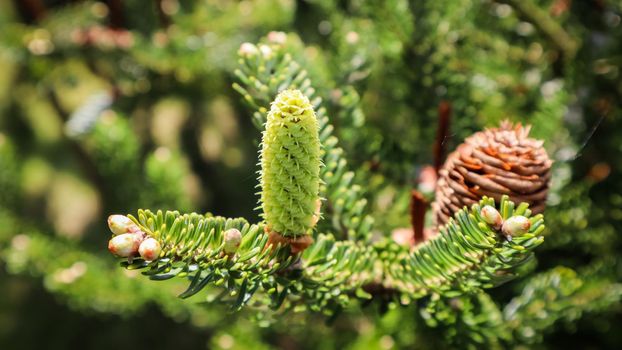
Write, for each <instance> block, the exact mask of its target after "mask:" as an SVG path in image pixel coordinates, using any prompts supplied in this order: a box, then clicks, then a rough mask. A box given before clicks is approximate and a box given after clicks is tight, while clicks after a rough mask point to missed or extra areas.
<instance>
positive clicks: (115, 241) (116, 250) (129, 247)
mask: <svg viewBox="0 0 622 350" xmlns="http://www.w3.org/2000/svg"><path fill="white" fill-rule="evenodd" d="M141 240H142V236H141V235H136V234H133V233H124V234H121V235H118V236H115V237H112V239H111V240H110V241H108V250H109V251H110V252H111V253H112V254H114V255H116V256H120V257H122V258H129V257H132V256H134V255H136V253H137V252H138V247H139V245H140V241H141Z"/></svg>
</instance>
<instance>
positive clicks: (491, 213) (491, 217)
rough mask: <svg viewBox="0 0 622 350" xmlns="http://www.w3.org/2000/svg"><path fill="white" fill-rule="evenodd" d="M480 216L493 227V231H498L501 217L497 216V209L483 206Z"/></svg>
mask: <svg viewBox="0 0 622 350" xmlns="http://www.w3.org/2000/svg"><path fill="white" fill-rule="evenodd" d="M480 215H481V216H482V218H483V219H484V221H486V223H487V224H489V225H491V226H492V227H494V228H495V230H498V229H500V228H501V225H503V218H502V217H501V214H499V211H498V210H497V209H495V208H494V207H492V206H490V205H486V206H484V207H483V208H482V210H481V211H480Z"/></svg>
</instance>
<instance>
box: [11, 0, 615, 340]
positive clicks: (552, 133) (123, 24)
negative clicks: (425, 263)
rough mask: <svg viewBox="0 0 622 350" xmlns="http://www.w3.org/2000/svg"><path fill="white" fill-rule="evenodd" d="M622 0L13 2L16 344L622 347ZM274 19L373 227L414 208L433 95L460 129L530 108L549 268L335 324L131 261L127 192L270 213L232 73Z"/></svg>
mask: <svg viewBox="0 0 622 350" xmlns="http://www.w3.org/2000/svg"><path fill="white" fill-rule="evenodd" d="M621 15H622V2H621V1H619V0H585V1H578V0H575V1H571V0H526V1H521V2H518V1H492V0H438V1H414V0H413V1H407V0H391V1H362V0H345V1H330V0H308V1H294V0H254V1H249V0H246V1H226V0H204V1H198V2H184V1H178V0H158V1H153V2H145V1H138V0H128V1H114V0H110V1H52V0H29V1H4V2H1V3H0V33H1V34H0V66H1V67H2V74H0V289H1V290H3V291H5V293H3V296H4V297H3V298H2V301H0V348H7V349H14V348H15V349H34V348H40V347H41V346H42V343H41V342H42V339H45V346H44V347H45V348H50V349H57V348H58V349H65V348H69V347H73V346H82V347H86V348H94V349H99V348H102V349H103V348H110V347H113V346H117V347H118V346H119V345H120V344H123V346H124V347H130V346H131V347H136V348H145V347H150V348H170V347H180V348H186V347H188V348H190V347H192V348H201V347H206V348H222V349H255V348H256V349H264V348H265V349H268V348H282V349H297V348H307V349H325V348H326V349H328V348H345V349H390V348H422V349H424V348H425V349H427V348H447V347H458V348H465V347H484V348H495V347H502V348H512V347H514V348H520V347H523V348H524V346H527V347H529V348H561V347H570V348H588V347H589V348H612V349H613V348H619V347H620V346H621V344H622V335H620V334H618V333H619V332H617V333H616V332H615V330H616V327H617V325H618V324H619V323H620V322H621V321H622V311H621V310H620V296H621V291H620V280H621V279H622V270H621V269H620V268H619V266H620V258H619V252H620V248H621V247H620V244H621V242H622V240H621V239H620V234H619V232H622V185H621V181H622V163H621V162H620V159H622V158H621V156H622V137H620V132H619V131H620V130H622V119H621V117H620V103H619V101H621V100H622V84H621V83H620V81H622V80H621V79H620V66H621V62H622V25H621V24H620V21H621V19H620V18H621V17H620V16H621ZM272 31H284V32H286V33H288V34H287V40H288V43H291V44H290V45H291V46H289V50H290V54H291V55H292V57H293V58H294V59H295V61H296V62H299V63H300V65H301V67H302V68H303V69H304V70H306V72H307V74H308V77H309V78H310V79H311V81H312V82H313V85H312V87H313V88H314V89H315V94H316V95H317V96H318V97H321V98H322V100H323V101H324V102H323V106H324V107H325V108H326V116H328V118H329V121H330V124H332V125H333V126H334V130H333V131H332V133H333V135H335V136H336V137H338V138H339V140H340V143H339V146H340V147H341V148H343V150H344V153H343V154H344V155H345V157H346V158H345V159H346V160H347V162H348V164H349V166H350V169H353V170H354V171H355V174H354V176H355V177H356V179H357V180H359V183H364V184H366V186H367V187H366V188H363V189H362V190H361V191H360V192H361V193H362V194H360V195H361V196H362V197H363V198H364V199H365V200H366V201H367V203H368V204H367V206H368V208H369V209H368V210H367V211H368V212H370V213H372V214H373V216H374V218H375V219H376V222H375V224H374V228H373V232H372V236H389V235H390V234H391V231H392V230H393V229H395V228H400V227H406V226H408V225H409V216H408V198H409V196H408V194H409V192H410V190H411V189H412V188H413V187H414V186H416V185H417V177H418V174H419V172H420V171H421V169H422V167H423V166H425V165H428V164H430V163H432V162H433V160H434V158H433V152H432V147H431V145H432V144H433V143H434V141H435V137H436V128H437V119H438V113H439V112H438V109H439V105H440V104H441V103H448V104H449V105H450V106H451V110H452V113H451V116H452V125H451V132H450V134H449V135H448V137H447V138H446V139H445V140H443V141H444V143H445V144H446V147H447V148H448V149H451V148H453V147H454V146H455V145H457V144H459V143H460V142H461V141H462V139H463V138H464V137H465V136H467V135H469V134H470V133H471V132H473V131H475V130H479V129H481V128H482V127H484V126H488V125H495V124H497V123H498V121H500V120H502V119H505V118H509V119H511V120H514V121H521V122H525V123H531V124H533V129H532V133H533V135H534V136H537V137H540V138H543V139H545V141H546V143H545V146H546V147H547V149H548V150H549V154H550V155H551V157H552V158H553V159H555V161H556V163H555V168H554V173H553V183H552V190H551V194H550V197H549V203H548V208H547V211H546V218H547V222H546V224H547V227H548V228H547V231H546V232H545V243H544V244H543V245H542V247H540V248H539V249H540V251H537V254H536V260H534V261H533V262H532V263H530V264H527V265H525V266H523V269H524V270H525V272H526V273H529V272H532V273H533V274H527V275H526V277H525V278H523V279H521V280H518V281H515V282H512V283H508V284H505V285H503V286H501V287H499V288H496V289H493V290H490V291H489V293H480V294H476V295H469V296H460V297H455V298H447V297H441V296H438V295H436V296H431V297H429V298H425V299H423V300H420V301H417V302H416V303H413V304H411V305H409V306H401V305H399V303H397V302H395V301H394V300H391V299H390V298H387V300H386V302H378V303H372V304H370V305H362V306H364V307H363V308H357V307H353V308H348V309H346V310H344V312H343V313H342V314H341V315H340V316H339V317H338V318H337V319H335V320H333V322H332V323H331V324H330V325H325V324H324V322H325V321H326V318H325V317H323V316H322V315H320V314H315V313H309V312H299V313H294V314H293V315H291V314H288V315H287V317H284V316H283V317H281V315H280V314H278V313H277V314H273V315H270V314H266V313H263V312H255V311H254V310H250V311H244V312H241V313H229V312H227V309H226V308H225V307H224V306H222V305H219V304H218V303H211V304H207V303H205V301H206V300H205V296H203V297H200V296H195V297H193V298H191V299H189V300H185V301H184V300H180V299H178V298H176V295H177V294H179V293H181V292H183V291H184V289H185V287H186V285H187V284H186V283H184V281H181V280H179V281H177V280H171V281H167V282H160V283H153V282H149V281H147V280H145V279H142V278H132V277H134V276H135V274H134V273H133V272H132V271H129V272H127V273H126V272H123V271H122V270H120V269H118V268H117V266H115V263H114V259H112V258H111V257H110V256H109V255H108V254H107V253H106V252H104V251H103V249H102V247H105V244H106V241H107V240H108V238H109V233H107V232H106V229H105V225H104V222H105V218H106V216H107V215H109V214H111V213H114V212H135V211H136V209H138V208H139V207H149V208H152V209H178V210H183V211H197V212H206V211H210V212H213V213H215V214H218V215H224V216H233V217H237V216H244V217H246V218H249V220H251V219H252V220H251V221H257V219H258V212H257V211H254V210H253V208H254V207H255V206H256V201H257V197H256V196H255V195H254V192H255V189H254V186H255V178H256V177H255V174H254V171H255V170H256V169H257V168H256V166H255V163H256V159H257V158H256V152H257V144H258V142H259V139H260V134H259V132H258V131H257V130H256V128H255V127H254V126H253V116H252V115H253V111H250V110H249V109H248V108H246V107H245V106H244V104H243V103H242V101H241V98H240V96H239V94H238V93H237V92H236V91H235V90H234V89H233V88H231V84H232V83H233V82H237V81H238V79H239V78H238V76H236V74H235V73H234V72H235V69H236V68H238V64H239V62H238V56H237V51H238V49H239V47H240V45H241V44H242V43H243V42H246V41H249V42H257V41H258V40H260V38H262V37H264V36H266V35H268V33H270V32H272ZM569 38H570V39H571V41H572V44H571V45H570V48H569V46H568V43H569V40H568V39H569ZM262 40H266V39H262ZM572 45H576V48H577V49H576V51H575V50H573V49H572ZM271 99H272V97H271V96H266V101H263V100H262V101H260V102H261V103H268V102H269V101H270V100H271ZM359 101H360V104H359ZM358 195H359V194H357V196H358ZM357 198H358V197H357ZM207 294H208V296H209V295H210V293H207ZM482 315H485V317H483V316H482Z"/></svg>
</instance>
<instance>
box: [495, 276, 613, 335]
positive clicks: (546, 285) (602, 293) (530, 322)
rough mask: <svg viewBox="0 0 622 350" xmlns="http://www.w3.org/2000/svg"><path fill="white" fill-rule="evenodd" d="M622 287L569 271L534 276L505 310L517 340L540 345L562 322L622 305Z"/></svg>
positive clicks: (505, 316) (506, 319)
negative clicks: (548, 333) (553, 327)
mask: <svg viewBox="0 0 622 350" xmlns="http://www.w3.org/2000/svg"><path fill="white" fill-rule="evenodd" d="M621 299H622V284H620V283H615V282H611V281H608V280H607V279H603V278H602V277H596V278H592V279H584V278H582V277H580V276H579V275H578V274H577V273H576V272H575V271H573V270H572V269H569V268H566V267H562V266H559V267H556V268H554V269H552V270H550V271H546V272H543V273H540V274H538V275H536V276H534V277H533V278H532V279H530V280H529V281H528V283H527V285H526V286H525V287H524V288H523V292H522V293H521V295H519V296H517V297H515V298H514V299H512V301H511V302H510V303H509V304H508V305H507V306H506V307H505V309H504V311H503V314H504V318H505V323H506V325H508V327H509V328H510V329H511V330H512V331H513V332H514V334H515V336H516V337H517V339H519V340H520V341H522V342H524V343H528V344H530V343H537V342H539V341H541V340H542V336H543V333H544V332H546V331H550V330H551V328H552V326H553V325H554V324H556V323H558V322H560V321H565V322H572V321H576V320H577V319H579V318H581V316H582V315H583V314H586V313H591V312H602V311H604V310H608V309H611V308H612V307H613V306H615V305H618V307H619V305H620V300H621Z"/></svg>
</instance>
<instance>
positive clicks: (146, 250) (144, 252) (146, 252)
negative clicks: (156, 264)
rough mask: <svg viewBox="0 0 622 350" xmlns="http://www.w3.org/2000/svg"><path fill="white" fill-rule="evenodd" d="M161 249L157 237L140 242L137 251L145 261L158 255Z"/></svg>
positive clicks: (151, 259)
mask: <svg viewBox="0 0 622 350" xmlns="http://www.w3.org/2000/svg"><path fill="white" fill-rule="evenodd" d="M161 250H162V248H161V246H160V242H158V240H157V239H155V238H147V239H145V240H144V241H143V242H142V243H141V244H140V247H139V248H138V253H139V254H140V257H141V258H143V259H145V260H146V261H153V260H155V259H157V258H158V257H159V256H160V251H161Z"/></svg>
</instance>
